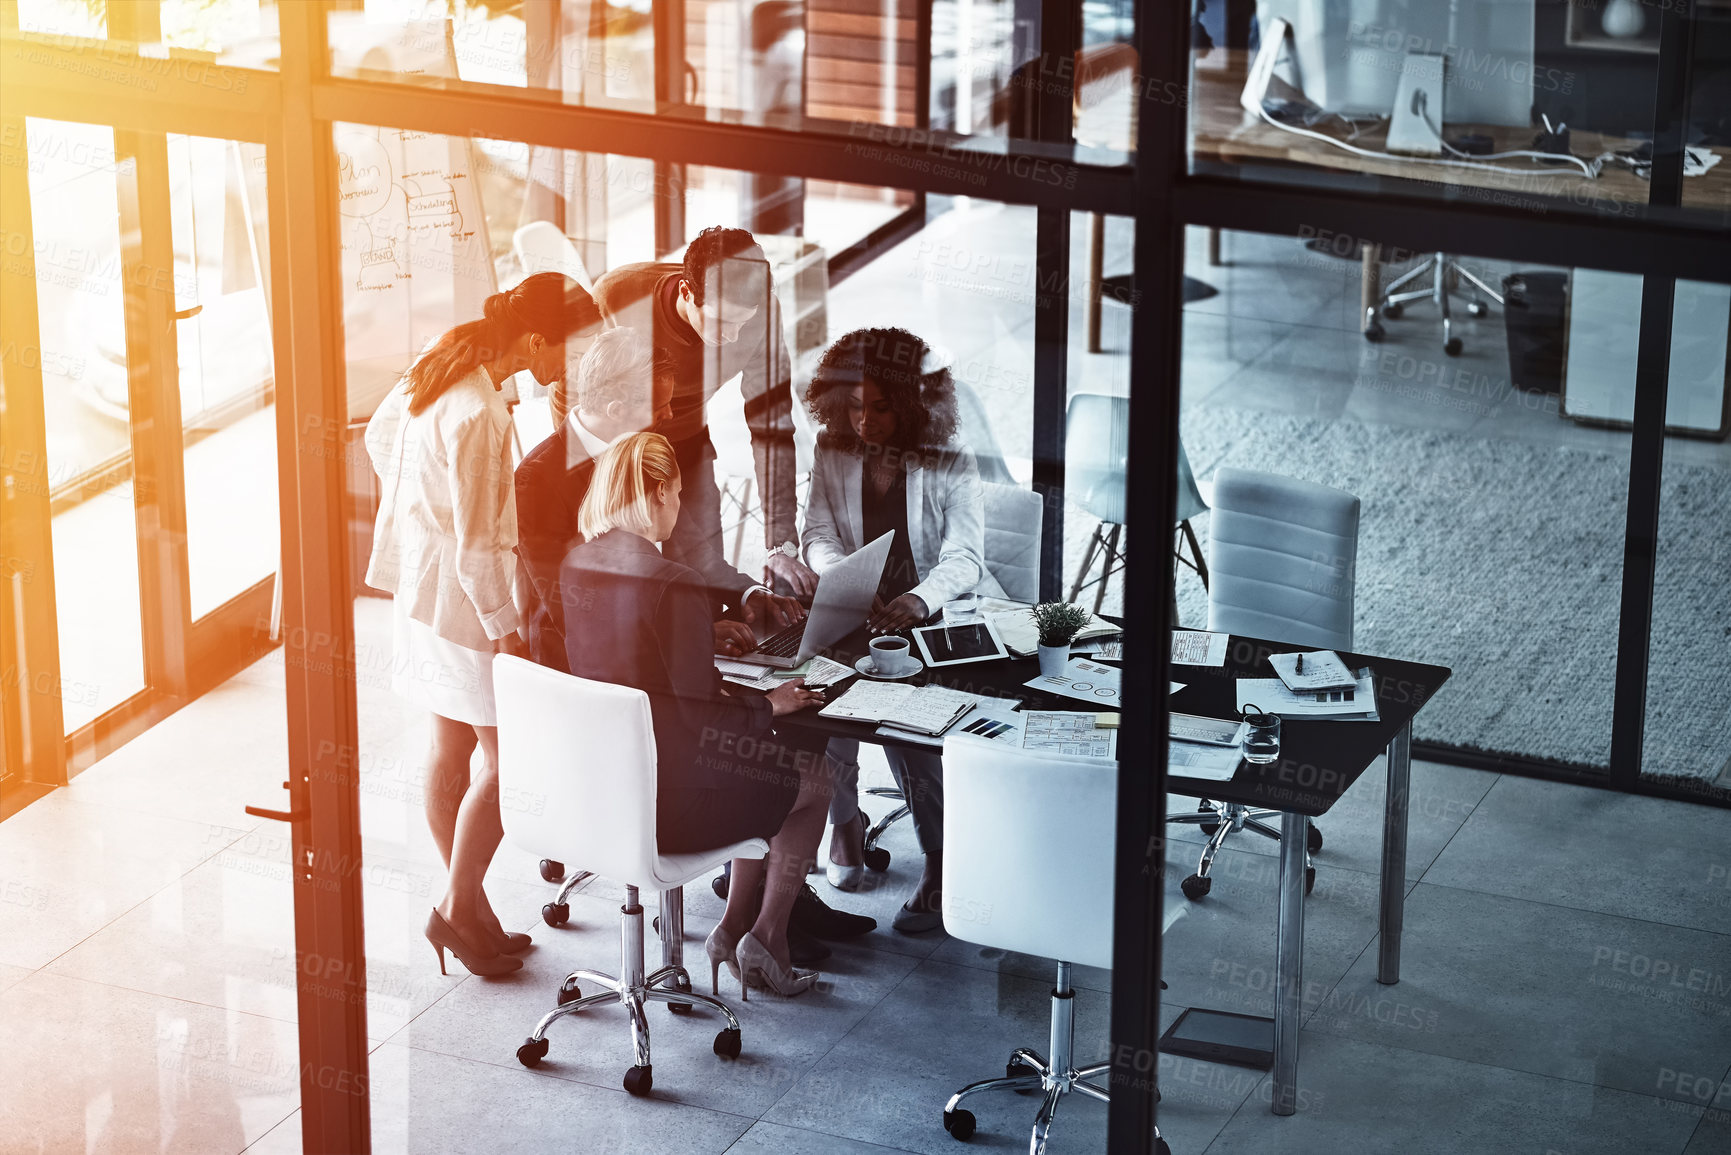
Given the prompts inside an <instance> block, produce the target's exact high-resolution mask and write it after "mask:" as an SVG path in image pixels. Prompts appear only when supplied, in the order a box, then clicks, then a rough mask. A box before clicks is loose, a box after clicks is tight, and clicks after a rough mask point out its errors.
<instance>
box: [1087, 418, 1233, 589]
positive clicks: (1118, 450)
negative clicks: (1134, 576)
mask: <svg viewBox="0 0 1731 1155" xmlns="http://www.w3.org/2000/svg"><path fill="white" fill-rule="evenodd" d="M1129 463H1130V399H1129V398H1128V397H1108V396H1105V395H1103V394H1099V393H1079V394H1077V395H1076V396H1075V397H1072V398H1071V399H1070V411H1069V416H1068V418H1067V424H1066V427H1065V433H1064V487H1065V490H1066V491H1067V493H1068V495H1069V498H1070V500H1071V501H1072V502H1074V503H1075V504H1076V505H1078V506H1080V507H1081V508H1082V509H1083V510H1084V511H1085V512H1087V513H1090V514H1092V515H1094V516H1095V517H1096V518H1098V519H1099V521H1098V522H1097V523H1096V524H1095V526H1094V532H1093V534H1092V535H1091V536H1090V537H1089V539H1088V549H1087V552H1086V553H1084V554H1083V555H1082V564H1081V567H1080V568H1079V569H1077V571H1076V580H1075V582H1074V583H1072V584H1071V586H1070V600H1071V601H1075V600H1076V598H1077V597H1078V596H1079V595H1080V594H1081V592H1082V591H1083V590H1085V589H1087V588H1089V587H1090V586H1093V587H1095V592H1094V612H1095V613H1099V612H1100V605H1101V603H1102V602H1104V601H1105V598H1106V584H1107V581H1108V579H1110V578H1111V576H1112V575H1113V574H1115V573H1117V572H1118V571H1119V570H1121V569H1123V568H1124V561H1125V551H1124V550H1123V549H1122V548H1121V542H1122V535H1123V531H1124V521H1125V517H1126V514H1125V506H1126V504H1127V493H1126V489H1125V479H1126V477H1127V475H1128V471H1129ZM1207 510H1208V503H1207V502H1206V501H1204V500H1203V498H1202V491H1201V490H1200V489H1198V488H1197V485H1196V476H1195V474H1193V473H1191V471H1190V457H1189V455H1188V454H1186V453H1185V452H1184V443H1183V442H1182V441H1180V442H1179V443H1178V518H1177V520H1178V526H1177V534H1178V540H1177V541H1176V542H1175V543H1174V546H1173V553H1174V555H1175V556H1176V558H1177V560H1178V561H1180V562H1182V563H1184V564H1185V565H1187V566H1189V567H1190V568H1191V569H1193V570H1195V571H1196V575H1197V576H1198V577H1200V578H1201V579H1202V586H1203V588H1204V589H1206V588H1207V587H1208V562H1207V561H1206V560H1205V559H1204V558H1203V555H1202V547H1201V546H1200V545H1199V544H1198V543H1197V540H1196V531H1195V530H1194V529H1193V528H1192V527H1191V525H1190V522H1191V520H1192V519H1194V518H1196V517H1199V516H1201V515H1202V514H1203V513H1205V512H1207ZM1185 545H1188V546H1189V547H1190V556H1189V557H1186V556H1184V547H1185ZM1096 558H1099V560H1100V576H1099V577H1097V578H1090V577H1089V574H1091V573H1092V572H1093V569H1094V561H1095V559H1096ZM1172 620H1173V621H1174V622H1176V621H1177V620H1178V613H1177V607H1176V605H1174V606H1173V613H1172Z"/></svg>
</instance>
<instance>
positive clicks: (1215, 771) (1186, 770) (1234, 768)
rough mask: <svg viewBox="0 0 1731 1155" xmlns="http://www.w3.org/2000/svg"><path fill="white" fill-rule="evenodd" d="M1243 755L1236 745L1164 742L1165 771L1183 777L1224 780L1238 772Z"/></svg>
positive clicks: (1213, 780) (1211, 780)
mask: <svg viewBox="0 0 1731 1155" xmlns="http://www.w3.org/2000/svg"><path fill="white" fill-rule="evenodd" d="M1243 755H1244V752H1243V750H1242V749H1241V748H1240V747H1238V746H1203V745H1201V744H1199V743H1196V742H1175V741H1171V740H1168V741H1167V743H1166V772H1167V773H1168V774H1179V775H1182V776H1183V777H1185V778H1205V779H1207V780H1208V781H1210V782H1225V781H1226V780H1227V779H1229V778H1231V777H1232V776H1233V775H1234V774H1236V773H1237V772H1238V763H1239V762H1240V761H1241V760H1242V758H1243Z"/></svg>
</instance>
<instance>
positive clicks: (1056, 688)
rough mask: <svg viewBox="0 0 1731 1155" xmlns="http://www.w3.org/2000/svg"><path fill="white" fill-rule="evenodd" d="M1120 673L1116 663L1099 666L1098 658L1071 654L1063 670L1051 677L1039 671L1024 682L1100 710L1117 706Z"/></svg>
mask: <svg viewBox="0 0 1731 1155" xmlns="http://www.w3.org/2000/svg"><path fill="white" fill-rule="evenodd" d="M1121 677H1122V675H1120V673H1119V672H1118V668H1117V667H1116V666H1102V665H1101V664H1100V663H1099V662H1090V661H1089V660H1088V659H1087V658H1071V659H1070V661H1069V663H1068V664H1067V665H1065V667H1064V672H1063V673H1062V674H1059V675H1057V676H1056V677H1052V678H1048V677H1046V676H1045V675H1044V674H1042V675H1040V676H1039V677H1038V678H1035V679H1034V680H1032V681H1030V682H1024V683H1023V685H1025V686H1027V687H1028V688H1029V689H1030V690H1044V691H1045V692H1046V693H1048V694H1062V695H1064V697H1066V698H1080V699H1082V701H1084V702H1091V703H1093V704H1094V705H1095V706H1098V707H1099V708H1101V709H1102V710H1116V709H1117V708H1118V683H1119V681H1120V679H1121Z"/></svg>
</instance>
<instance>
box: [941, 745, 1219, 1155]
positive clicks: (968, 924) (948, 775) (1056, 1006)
mask: <svg viewBox="0 0 1731 1155" xmlns="http://www.w3.org/2000/svg"><path fill="white" fill-rule="evenodd" d="M944 795H945V799H944V801H945V805H944V929H945V930H946V931H947V932H949V934H950V935H951V937H953V938H958V939H961V940H962V941H963V942H971V943H977V944H979V945H980V946H984V947H993V948H996V949H998V950H1008V951H1020V952H1022V953H1023V954H1030V955H1034V956H1035V957H1037V958H1049V959H1054V960H1060V959H1061V960H1062V961H1059V962H1058V963H1057V968H1058V973H1057V982H1056V983H1055V984H1054V986H1053V988H1052V1020H1051V1031H1050V1034H1049V1040H1050V1044H1051V1047H1050V1050H1051V1053H1050V1054H1049V1055H1044V1056H1043V1055H1041V1054H1039V1053H1038V1052H1037V1051H1033V1050H1030V1049H1028V1048H1025V1047H1017V1048H1016V1049H1015V1050H1013V1051H1011V1052H1010V1057H1009V1061H1008V1062H1007V1063H1006V1064H1005V1065H1004V1074H1003V1076H1002V1077H1001V1078H991V1079H983V1080H981V1081H980V1082H977V1083H970V1084H968V1085H967V1086H966V1087H963V1088H962V1089H961V1090H959V1091H957V1092H956V1093H955V1094H954V1095H951V1096H950V1098H949V1101H948V1102H947V1103H945V1104H944V1115H943V1120H944V1130H946V1131H948V1132H949V1133H950V1134H951V1135H952V1136H953V1137H955V1138H957V1139H966V1138H968V1137H969V1136H971V1135H972V1134H973V1133H974V1127H975V1123H976V1121H975V1119H974V1115H973V1112H971V1111H968V1110H965V1109H963V1107H962V1106H961V1103H962V1100H963V1099H964V1098H966V1097H967V1096H969V1095H977V1094H979V1093H980V1092H982V1091H1038V1092H1040V1094H1041V1095H1042V1096H1043V1100H1042V1102H1041V1104H1040V1110H1039V1113H1038V1114H1036V1115H1035V1116H1034V1129H1033V1134H1032V1135H1031V1136H1030V1139H1029V1145H1028V1150H1029V1152H1030V1155H1040V1153H1041V1152H1043V1151H1044V1150H1045V1149H1046V1141H1047V1139H1048V1137H1049V1135H1050V1132H1051V1128H1052V1116H1053V1114H1054V1113H1055V1112H1056V1111H1057V1109H1058V1103H1059V1101H1060V1100H1062V1099H1063V1098H1064V1096H1066V1095H1069V1094H1072V1093H1076V1094H1081V1095H1085V1096H1087V1097H1088V1098H1090V1099H1098V1100H1099V1101H1100V1102H1102V1103H1104V1102H1106V1101H1107V1099H1108V1092H1107V1089H1106V1087H1104V1086H1101V1085H1099V1084H1097V1083H1095V1082H1092V1081H1091V1080H1096V1079H1104V1078H1105V1077H1106V1076H1107V1073H1108V1072H1109V1071H1110V1070H1111V1066H1112V1065H1111V1063H1110V1062H1099V1063H1092V1064H1089V1065H1088V1066H1084V1067H1078V1066H1076V1064H1075V1054H1074V1050H1073V1046H1074V1039H1075V1021H1076V997H1075V990H1074V988H1073V987H1072V986H1071V982H1070V968H1071V967H1072V966H1074V965H1076V964H1078V963H1080V964H1081V965H1083V966H1094V967H1101V968H1104V969H1106V970H1110V969H1111V967H1112V897H1113V892H1114V889H1115V888H1114V885H1113V878H1114V872H1115V863H1114V858H1113V854H1114V848H1115V846H1116V843H1117V836H1116V833H1115V824H1116V822H1117V813H1118V809H1117V806H1118V764H1117V763H1116V762H1114V761H1111V760H1108V759H1099V758H1077V757H1071V756H1067V755H1063V754H1052V753H1049V752H1046V751H1031V750H1021V749H1018V748H1015V747H1008V746H1005V745H1004V744H1003V743H1002V742H996V741H992V740H990V739H985V738H977V737H975V736H973V735H970V734H957V735H952V736H950V737H949V738H948V739H946V740H945V742H944ZM1184 913H1185V908H1184V907H1181V906H1180V907H1174V908H1173V909H1172V910H1170V911H1168V912H1167V915H1166V918H1165V920H1164V924H1165V925H1164V927H1163V928H1162V933H1164V930H1165V929H1169V928H1170V927H1171V925H1172V923H1173V922H1174V921H1176V920H1177V919H1178V918H1180V917H1182V916H1183V915H1184ZM1101 997H1103V996H1101ZM1154 1139H1155V1145H1156V1150H1157V1151H1159V1152H1160V1153H1161V1155H1170V1151H1171V1149H1170V1148H1169V1147H1167V1145H1166V1141H1165V1140H1164V1139H1162V1138H1160V1132H1159V1129H1158V1128H1156V1129H1155V1132H1154Z"/></svg>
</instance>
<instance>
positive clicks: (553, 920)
mask: <svg viewBox="0 0 1731 1155" xmlns="http://www.w3.org/2000/svg"><path fill="white" fill-rule="evenodd" d="M570 918H571V904H570V903H568V902H549V903H547V904H546V905H545V906H543V907H542V908H541V921H542V922H544V923H546V924H547V925H548V926H564V925H565V924H566V922H568V921H569V920H570Z"/></svg>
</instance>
